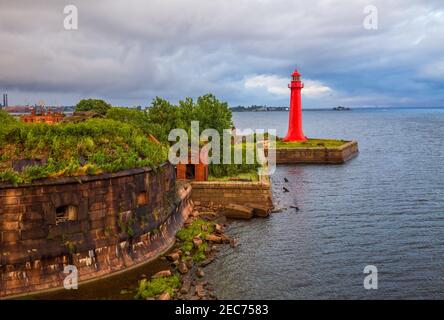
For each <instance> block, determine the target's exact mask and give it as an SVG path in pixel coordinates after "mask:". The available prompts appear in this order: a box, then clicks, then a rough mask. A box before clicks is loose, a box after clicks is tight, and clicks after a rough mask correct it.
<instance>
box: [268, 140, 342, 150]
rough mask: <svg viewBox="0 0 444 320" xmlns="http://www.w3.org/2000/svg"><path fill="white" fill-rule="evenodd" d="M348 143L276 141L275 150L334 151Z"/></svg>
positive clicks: (331, 141) (340, 141) (335, 141)
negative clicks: (314, 149) (327, 149)
mask: <svg viewBox="0 0 444 320" xmlns="http://www.w3.org/2000/svg"><path fill="white" fill-rule="evenodd" d="M347 142H348V141H345V140H333V139H308V140H307V141H302V142H283V141H281V140H277V141H276V148H329V149H335V148H339V147H341V146H343V145H344V144H345V143H347Z"/></svg>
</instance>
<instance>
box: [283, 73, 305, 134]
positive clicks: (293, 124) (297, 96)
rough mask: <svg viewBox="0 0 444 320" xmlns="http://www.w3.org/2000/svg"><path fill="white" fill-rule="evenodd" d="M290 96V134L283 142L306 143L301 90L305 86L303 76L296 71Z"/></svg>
mask: <svg viewBox="0 0 444 320" xmlns="http://www.w3.org/2000/svg"><path fill="white" fill-rule="evenodd" d="M288 87H289V88H290V90H291V95H290V115H289V119H288V132H287V135H286V136H285V138H284V139H283V141H286V142H288V141H305V140H307V138H306V137H305V135H304V133H303V132H302V104H301V90H302V88H303V87H304V84H303V83H302V82H301V74H300V73H299V72H298V71H297V70H295V71H294V72H293V73H292V74H291V83H290V84H289V85H288Z"/></svg>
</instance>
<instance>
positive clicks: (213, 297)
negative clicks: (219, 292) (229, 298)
mask: <svg viewBox="0 0 444 320" xmlns="http://www.w3.org/2000/svg"><path fill="white" fill-rule="evenodd" d="M208 295H209V296H210V298H212V299H216V295H215V294H214V293H213V292H210V293H209V294H208Z"/></svg>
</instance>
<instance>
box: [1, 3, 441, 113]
mask: <svg viewBox="0 0 444 320" xmlns="http://www.w3.org/2000/svg"><path fill="white" fill-rule="evenodd" d="M67 5H74V6H75V7H76V8H77V13H78V20H77V21H78V25H77V26H78V28H77V30H67V29H66V28H65V24H66V21H68V24H69V23H70V24H69V25H70V26H72V25H73V24H72V23H73V20H71V17H72V16H71V13H72V11H69V12H67V13H65V12H64V8H65V6H67ZM369 6H371V7H369ZM369 10H370V11H369ZM369 25H370V27H369ZM0 42H1V44H0V92H7V93H8V97H9V105H14V104H28V103H29V104H35V103H38V102H39V101H44V102H45V103H46V104H47V105H74V104H75V103H77V102H78V101H79V100H80V99H82V98H101V99H105V100H107V101H109V102H110V103H112V104H113V105H120V106H134V105H141V106H148V105H149V104H150V103H151V101H152V99H153V98H154V97H156V96H160V97H163V98H166V99H168V100H170V101H172V102H177V101H178V100H180V99H183V98H185V97H188V96H189V97H193V98H196V97H198V96H200V95H203V94H205V93H208V92H211V93H214V94H215V95H216V96H217V97H218V98H219V99H221V100H223V101H227V102H228V103H229V104H230V106H237V105H252V104H257V105H269V106H287V105H288V103H289V89H288V87H287V85H288V83H289V80H290V74H291V73H292V71H293V70H294V69H295V68H297V69H298V70H299V71H300V72H301V74H302V78H303V81H304V84H305V88H304V89H303V91H302V92H303V106H304V108H325V107H332V106H337V105H343V106H349V107H366V106H376V107H391V106H406V107H409V106H416V107H437V106H444V1H442V0H353V1H352V0H350V1H346V0H336V1H334V0H298V1H296V0H293V1H291V0H255V1H253V0H211V1H209V0H150V1H145V0H125V1H119V0H95V1H87V0H69V1H65V0H39V1H34V0H21V1H17V0H0Z"/></svg>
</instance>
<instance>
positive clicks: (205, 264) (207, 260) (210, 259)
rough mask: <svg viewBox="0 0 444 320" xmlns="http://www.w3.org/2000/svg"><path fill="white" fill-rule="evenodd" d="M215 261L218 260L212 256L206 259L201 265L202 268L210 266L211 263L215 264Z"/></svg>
mask: <svg viewBox="0 0 444 320" xmlns="http://www.w3.org/2000/svg"><path fill="white" fill-rule="evenodd" d="M215 259H216V257H215V256H211V257H209V258H207V259H205V260H204V261H202V262H201V263H200V266H201V267H206V266H207V265H209V264H210V263H211V262H213V261H214V260H215Z"/></svg>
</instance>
